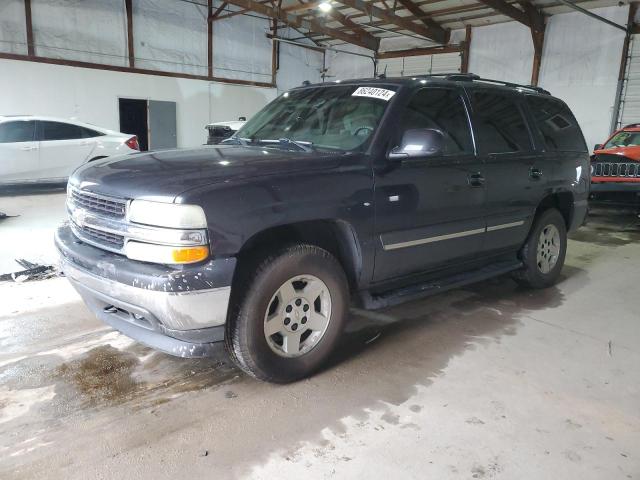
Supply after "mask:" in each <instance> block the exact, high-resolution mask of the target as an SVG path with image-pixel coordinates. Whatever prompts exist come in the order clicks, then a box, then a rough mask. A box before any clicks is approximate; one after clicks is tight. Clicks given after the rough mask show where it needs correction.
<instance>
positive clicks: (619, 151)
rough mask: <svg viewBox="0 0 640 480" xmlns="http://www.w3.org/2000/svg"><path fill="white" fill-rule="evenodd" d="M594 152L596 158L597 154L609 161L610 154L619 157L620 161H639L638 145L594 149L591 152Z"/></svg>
mask: <svg viewBox="0 0 640 480" xmlns="http://www.w3.org/2000/svg"><path fill="white" fill-rule="evenodd" d="M593 153H594V154H595V158H596V160H597V159H598V156H603V157H604V158H603V159H604V160H607V161H611V160H612V156H619V157H621V159H620V161H625V162H626V161H629V160H633V161H636V162H640V146H633V147H613V148H607V149H600V150H595V151H594V152H593ZM607 157H609V158H607Z"/></svg>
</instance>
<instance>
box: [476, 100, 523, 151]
mask: <svg viewBox="0 0 640 480" xmlns="http://www.w3.org/2000/svg"><path fill="white" fill-rule="evenodd" d="M473 111H474V125H475V129H476V136H477V142H478V149H479V150H480V152H481V153H515V152H528V151H531V150H532V149H533V146H532V144H531V137H530V135H529V130H528V129H527V124H526V122H525V119H524V117H523V115H522V112H521V111H520V108H519V107H518V105H517V104H516V102H515V100H514V99H513V97H512V96H510V95H504V94H501V93H497V92H489V91H476V92H474V94H473Z"/></svg>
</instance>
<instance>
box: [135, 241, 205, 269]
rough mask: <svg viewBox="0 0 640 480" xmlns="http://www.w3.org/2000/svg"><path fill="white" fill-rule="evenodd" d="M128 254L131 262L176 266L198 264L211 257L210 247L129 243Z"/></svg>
mask: <svg viewBox="0 0 640 480" xmlns="http://www.w3.org/2000/svg"><path fill="white" fill-rule="evenodd" d="M126 254H127V257H129V258H130V259H131V260H140V261H143V262H151V263H161V264H166V265H170V264H176V263H196V262H201V261H202V260H206V259H207V257H209V247H208V246H206V245H198V246H194V247H176V246H172V245H153V244H151V243H142V242H133V241H131V240H130V241H129V242H127V246H126Z"/></svg>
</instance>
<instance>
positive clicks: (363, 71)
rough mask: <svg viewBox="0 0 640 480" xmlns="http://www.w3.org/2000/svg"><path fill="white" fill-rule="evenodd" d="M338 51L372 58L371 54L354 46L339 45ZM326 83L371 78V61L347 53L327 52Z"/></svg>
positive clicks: (369, 51) (372, 68) (372, 70)
mask: <svg viewBox="0 0 640 480" xmlns="http://www.w3.org/2000/svg"><path fill="white" fill-rule="evenodd" d="M339 48H340V50H347V51H350V52H355V53H361V54H364V55H370V56H372V57H373V52H372V51H371V50H367V49H366V48H362V47H358V46H356V45H340V47H339ZM326 65H327V69H328V71H327V75H328V76H327V81H332V80H346V79H349V78H371V77H373V74H374V67H373V61H372V59H370V58H366V57H360V56H356V55H351V54H348V53H342V52H334V51H331V50H327V54H326Z"/></svg>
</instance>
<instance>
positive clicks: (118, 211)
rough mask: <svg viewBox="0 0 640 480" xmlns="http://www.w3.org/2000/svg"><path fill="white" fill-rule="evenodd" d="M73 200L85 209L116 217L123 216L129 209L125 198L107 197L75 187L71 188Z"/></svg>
mask: <svg viewBox="0 0 640 480" xmlns="http://www.w3.org/2000/svg"><path fill="white" fill-rule="evenodd" d="M71 200H72V201H73V203H74V204H76V205H77V206H78V207H82V208H83V209H85V210H88V211H90V212H94V213H99V214H102V215H107V216H109V217H114V218H123V217H124V215H125V212H126V209H127V201H126V200H124V199H120V198H113V197H107V196H104V195H99V194H97V193H92V192H86V191H83V190H77V189H75V188H73V189H72V190H71Z"/></svg>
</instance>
